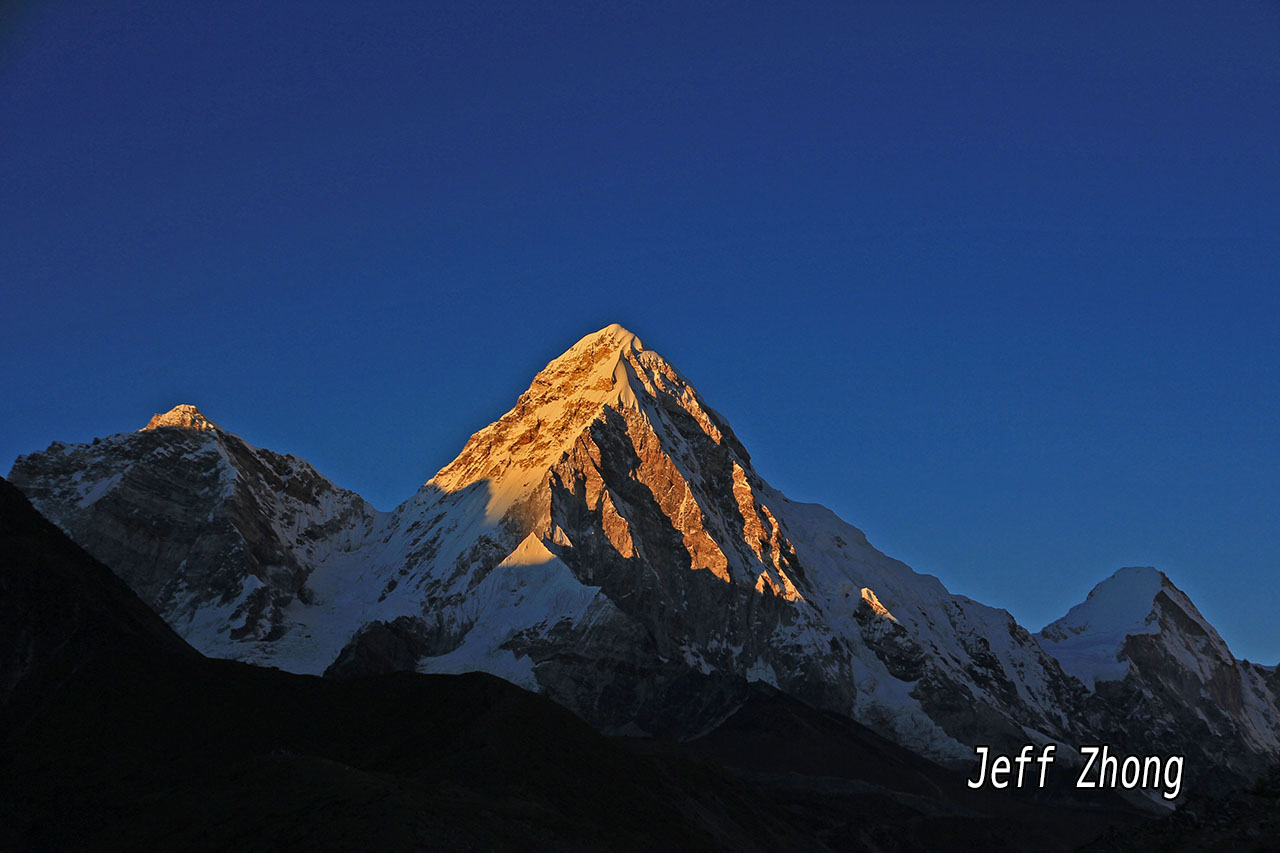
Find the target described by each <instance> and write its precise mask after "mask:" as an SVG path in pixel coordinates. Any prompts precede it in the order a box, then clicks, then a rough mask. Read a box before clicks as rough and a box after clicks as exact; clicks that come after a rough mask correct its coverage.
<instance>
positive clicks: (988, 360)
mask: <svg viewBox="0 0 1280 853" xmlns="http://www.w3.org/2000/svg"><path fill="white" fill-rule="evenodd" d="M264 5H266V6H269V7H271V8H270V9H268V10H266V11H264V10H263V9H262V8H261V7H262V6H264ZM789 5H793V4H779V3H776V2H769V3H757V4H744V3H740V2H734V3H723V4H719V3H717V4H710V3H703V4H698V3H689V2H687V1H686V2H679V3H670V4H666V3H628V4H613V3H583V4H575V3H570V2H565V0H556V2H554V3H545V4H531V3H524V2H519V3H509V4H492V3H479V4H475V3H457V4H439V3H436V4H432V3H417V2H414V3H405V4H399V5H397V4H389V3H382V4H355V3H352V4H335V3H325V2H314V1H313V2H305V3H296V4H257V3H254V4H229V3H207V2H199V3H173V2H159V0H156V2H150V3H148V2H137V3H124V2H115V3H87V2H81V3H58V2H50V3H29V4H26V5H20V6H18V7H14V6H13V5H12V4H9V5H7V6H6V7H4V8H5V9H8V10H9V11H7V12H4V13H3V15H4V17H3V18H0V288H2V296H3V300H2V302H0V322H2V323H3V336H2V337H0V359H2V362H3V371H2V372H0V398H2V399H3V406H2V408H0V418H2V421H3V422H2V424H0V426H2V429H0V457H2V461H0V468H3V469H5V470H7V467H8V465H9V463H10V462H11V460H12V459H13V458H14V457H16V456H17V455H18V454H19V453H24V452H28V451H32V450H36V449H41V448H44V447H45V446H47V445H48V443H49V442H50V440H52V439H61V440H68V441H84V440H88V439H90V438H91V437H93V436H95V435H106V434H110V433H114V432H120V431H124V430H131V429H136V428H138V427H140V426H142V425H143V424H144V423H145V422H146V420H147V418H148V417H149V416H150V415H151V414H152V413H153V412H156V411H163V410H166V409H168V408H169V407H170V406H172V405H174V404H175V403H178V402H194V403H196V404H198V405H199V406H200V407H201V408H202V409H203V410H204V411H205V413H206V414H207V415H209V416H210V417H211V418H213V419H214V420H216V421H218V422H220V423H221V424H222V425H223V426H225V427H227V428H229V429H232V430H233V431H236V432H239V433H241V434H242V435H244V436H245V437H246V438H248V439H249V440H250V441H252V442H254V443H256V444H259V445H262V446H265V447H270V448H272V449H275V450H279V451H282V452H293V453H295V454H298V455H300V456H302V457H304V458H307V459H309V460H311V461H312V462H313V463H314V464H315V465H316V466H317V467H318V468H319V469H320V470H321V471H322V472H323V473H325V474H327V475H329V476H330V477H331V478H333V479H334V480H335V481H336V482H337V483H338V484H340V485H343V486H347V487H349V488H354V489H356V490H357V491H359V492H361V493H362V494H364V495H365V496H366V497H367V498H369V499H370V500H371V501H372V502H373V503H374V504H375V505H376V506H378V507H380V508H382V509H388V508H390V507H392V506H393V505H395V504H396V503H398V502H399V501H400V500H402V499H404V498H406V497H408V496H409V495H410V494H411V493H412V492H413V491H414V489H415V488H416V487H417V486H418V485H420V484H421V483H422V482H423V481H424V480H426V479H427V478H428V477H429V476H431V474H433V473H434V472H435V470H436V469H437V468H439V467H441V466H442V465H444V464H445V463H446V462H448V461H449V460H450V459H451V458H452V457H453V456H454V455H455V454H456V452H457V451H458V450H459V449H460V448H461V446H462V444H463V443H464V441H465V440H466V438H467V436H468V435H470V433H471V432H473V431H475V430H476V429H479V428H480V427H482V426H483V425H485V424H486V423H488V422H489V421H491V420H493V419H495V418H496V417H497V416H498V415H500V414H501V413H502V412H504V411H505V410H506V409H507V408H508V407H509V406H510V405H511V404H512V403H513V402H514V400H515V398H516V396H517V395H518V394H519V393H520V392H521V391H522V390H523V389H524V387H525V386H526V385H527V383H528V380H529V379H530V377H531V376H532V375H533V374H534V373H535V372H536V371H537V370H538V369H540V368H541V367H542V366H543V365H544V364H545V363H546V362H547V361H548V360H550V359H551V358H553V357H554V356H556V355H557V354H558V353H559V352H560V351H562V350H563V349H565V348H566V347H567V346H568V345H569V344H571V343H572V342H573V341H575V340H576V339H577V338H578V337H580V336H581V335H583V334H585V333H587V332H590V331H593V330H595V329H597V328H599V327H601V326H604V325H606V324H608V323H610V322H615V321H616V322H620V323H622V324H623V325H625V326H627V327H628V328H630V329H632V330H633V331H635V332H636V333H637V334H639V335H640V336H641V337H642V338H643V339H644V340H645V341H646V343H647V344H649V345H650V346H652V347H653V348H654V349H657V350H659V351H660V352H662V353H663V354H664V355H666V356H667V357H668V358H669V359H670V360H671V361H672V362H673V363H674V364H676V365H677V366H679V367H680V368H681V369H682V370H683V372H684V373H686V374H687V375H688V376H689V377H690V378H691V379H692V381H693V382H694V384H695V385H696V386H697V387H698V388H699V390H700V391H701V392H702V393H703V395H704V396H705V397H707V399H708V400H709V402H710V403H711V404H712V405H713V406H715V407H716V408H718V409H719V410H720V411H721V412H723V413H724V414H725V415H726V416H727V417H728V418H729V419H730V421H731V422H732V423H733V425H734V427H735V429H736V431H737V432H738V434H739V436H740V437H741V438H742V439H743V441H744V442H745V443H746V445H747V447H748V448H749V449H750V450H751V451H752V453H753V456H754V459H755V461H756V464H757V468H758V469H759V470H760V472H761V473H762V474H763V475H764V476H765V477H766V478H768V479H769V480H770V481H771V482H772V483H773V484H774V485H775V486H777V487H779V488H781V489H783V490H784V491H786V492H787V493H788V494H789V495H791V496H792V497H794V498H797V499H802V500H813V501H819V502H822V503H824V504H827V505H828V506H830V507H832V508H833V509H835V510H836V511H837V512H839V513H840V514H841V515H842V516H844V517H845V518H847V519H848V520H850V521H851V522H853V523H855V524H857V525H859V526H860V527H862V528H863V529H865V530H866V531H867V533H868V535H869V536H870V538H871V540H872V542H873V543H875V544H877V545H878V546H879V547H881V548H882V549H883V550H885V551H886V552H888V553H890V554H892V555H894V556H897V557H900V558H902V559H904V560H906V561H907V562H908V563H910V564H911V565H912V566H914V567H915V568H916V569H918V570H920V571H927V572H931V573H934V574H937V575H939V576H940V577H941V578H942V579H943V581H944V582H945V583H946V584H947V585H948V586H949V587H950V588H951V589H952V590H953V591H956V592H960V593H963V594H966V595H970V596H972V597H974V598H977V599H980V600H982V601H985V602H988V603H991V604H995V605H998V606H1003V607H1007V608H1008V609H1010V610H1011V611H1012V612H1013V613H1014V614H1015V615H1016V616H1017V617H1018V618H1019V619H1020V620H1021V621H1023V622H1024V623H1025V624H1027V625H1028V626H1029V627H1030V628H1032V629H1033V630H1034V629H1038V628H1040V627H1041V626H1042V625H1043V624H1044V623H1045V622H1046V621H1048V620H1050V619H1053V618H1056V617H1057V616H1059V615H1061V614H1062V613H1063V612H1065V610H1066V609H1067V608H1068V607H1069V606H1071V605H1072V604H1074V603H1076V602H1077V601H1079V600H1081V599H1083V597H1084V596H1085V594H1086V593H1087V592H1088V590H1089V589H1090V588H1091V587H1092V586H1093V585H1094V583H1096V582H1097V581H1099V580H1101V579H1102V578H1104V577H1106V576H1107V575H1109V574H1111V572H1113V571H1114V570H1115V569H1116V568H1118V567H1120V566H1122V565H1130V564H1144V565H1145V564H1155V565H1157V566H1159V567H1160V568H1162V569H1164V570H1165V571H1167V572H1168V573H1169V574H1170V575H1171V576H1172V577H1173V579H1174V581H1175V582H1176V583H1178V584H1179V585H1180V586H1181V587H1182V588H1183V589H1185V590H1186V591H1187V592H1188V593H1189V594H1190V595H1191V596H1192V598H1193V599H1194V600H1195V601H1196V602H1197V603H1198V604H1199V606H1200V607H1201V609H1202V610H1203V611H1204V612H1205V614H1206V615H1207V616H1208V617H1209V618H1210V619H1211V620H1212V621H1213V622H1214V623H1215V624H1217V625H1218V627H1219V628H1220V630H1221V631H1222V633H1223V635H1224V636H1225V637H1226V639H1227V640H1228V642H1229V643H1230V644H1231V646H1232V648H1233V650H1234V651H1235V652H1236V653H1237V654H1238V655H1241V656H1248V657H1251V658H1254V659H1261V660H1263V661H1264V662H1268V663H1274V662H1276V661H1277V660H1280V630H1277V629H1276V627H1275V610H1276V606H1277V603H1278V601H1280V556H1278V555H1280V524H1278V523H1277V521H1278V519H1280V477H1278V476H1277V475H1278V474H1280V445H1278V443H1277V436H1280V417H1278V415H1280V403H1278V402H1277V396H1278V394H1277V392H1278V391H1280V343H1278V342H1280V334H1278V333H1277V328H1278V326H1280V155H1278V154H1277V140H1280V49H1278V48H1277V45H1280V3H1276V2H1272V1H1271V0H1268V2H1261V1H1260V0H1247V2H1238V0H1228V2H1221V0H1217V1H1216V2H1208V0H1204V2H1189V0H1169V2H1159V3H1157V2H1145V3H1133V2H1124V0H1121V2H1114V0H1109V2H1105V3H1104V2H1072V3H1062V2H1057V0H1055V1H1054V2H1048V0H1008V2H981V1H980V0H977V1H975V2H962V3H957V2H954V0H948V2H937V3H916V2H905V3H890V2H880V3H854V2H845V3H838V4H830V5H818V4H813V5H808V8H807V9H806V10H804V11H797V10H795V9H784V8H782V7H783V6H789ZM801 5H807V4H801ZM367 6H373V7H374V8H366V7H367ZM534 6H541V7H543V8H542V9H541V10H538V9H533V8H531V7H534ZM691 6H692V7H694V8H692V9H691V8H690V7H691Z"/></svg>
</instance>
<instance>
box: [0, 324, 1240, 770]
mask: <svg viewBox="0 0 1280 853" xmlns="http://www.w3.org/2000/svg"><path fill="white" fill-rule="evenodd" d="M153 425H154V426H155V428H152V429H148V430H145V431H142V432H139V433H131V434H126V435H120V436H113V437H111V438H109V439H105V440H102V441H100V442H98V443H96V444H94V445H90V446H80V447H67V446H64V445H54V446H53V447H51V448H50V449H49V450H48V451H45V452H44V453H38V454H32V455H30V456H26V457H22V458H21V459H19V460H18V463H17V464H16V465H15V466H14V469H13V473H12V474H11V478H12V479H13V481H14V482H15V483H16V484H17V485H18V486H19V487H20V488H22V489H23V490H24V491H25V492H27V494H28V495H29V496H30V497H31V498H32V500H33V502H34V503H36V505H37V506H38V507H39V508H40V509H41V511H42V512H45V513H46V514H47V515H49V516H50V517H51V518H53V519H54V520H55V521H57V522H58V523H59V524H60V525H61V526H62V527H63V528H64V529H65V530H67V531H68V532H69V533H70V534H71V535H72V537H73V538H75V539H76V540H77V541H79V542H80V543H81V544H82V545H84V546H85V547H86V548H87V549H88V550H90V551H91V552H92V553H94V554H95V555H96V556H98V557H99V558H100V559H102V560H103V561H104V562H106V563H108V564H109V565H114V566H116V567H117V569H118V570H119V571H120V572H121V573H122V575H123V576H124V577H125V578H126V580H128V581H129V582H130V583H131V585H133V586H134V587H135V589H138V590H139V592H141V593H142V594H143V597H144V598H145V599H147V600H148V601H149V602H151V603H152V604H153V605H154V606H156V607H157V609H158V610H159V611H160V612H161V614H162V615H164V616H165V618H166V619H167V620H168V621H169V622H170V623H171V624H173V625H174V626H175V627H176V628H177V629H178V631H179V632H180V633H182V634H183V636H184V637H186V638H187V639H188V640H189V641H191V642H192V643H193V644H194V645H196V646H197V648H199V649H200V650H201V651H204V652H206V653H209V654H216V655H223V656H230V657H237V658H241V659H245V660H250V661H254V662H259V663H268V664H273V665H276V666H280V667H282V668H285V669H290V670H294V671H300V672H321V671H328V672H329V673H331V674H334V675H344V674H345V675H350V674H359V673H370V672H377V671H385V670H394V669H418V670H421V671H425V672H457V671H462V670H466V669H483V670H486V671H489V672H493V673H495V674H497V675H500V676H502V677H504V678H507V679H510V680H512V681H515V682H516V683H519V684H522V685H525V686H528V687H532V688H536V689H539V690H541V691H542V692H544V693H546V694H547V695H549V696H551V697H552V698H554V699H556V700H557V701H559V702H561V703H562V704H564V705H566V706H568V707H570V708H572V709H573V710H575V711H576V712H578V713H579V714H580V715H581V716H583V717H584V718H586V719H587V720H589V721H591V722H593V723H594V724H596V725H597V726H599V727H601V728H603V729H606V730H610V731H626V732H653V733H659V732H660V733H667V734H673V735H677V736H691V735H695V734H697V733H698V732H700V731H702V730H704V729H705V728H707V727H708V726H711V725H714V724H715V723H716V722H717V721H719V720H721V719H723V718H724V717H725V716H726V715H727V714H729V713H731V712H732V711H733V710H734V709H735V708H736V707H737V706H738V704H739V703H740V702H741V701H742V700H743V697H744V695H745V690H746V687H745V686H746V685H747V684H748V683H749V682H751V681H764V682H767V683H769V684H771V685H773V686H775V687H777V688H779V689H781V690H783V691H784V692H787V693H789V694H791V695H793V696H796V697H799V698H801V699H803V700H805V701H807V702H809V703H810V704H813V705H816V706H818V707H822V708H828V709H832V710H836V711H839V712H842V713H846V714H850V715H852V716H854V717H855V718H857V719H859V720H862V721H864V722H867V723H869V724H871V725H872V726H874V727H876V728H878V729H879V730H881V731H882V732H885V733H887V734H889V735H890V736H892V737H893V738H895V739H896V740H898V741H899V742H900V743H903V744H905V745H907V746H909V747H912V748H914V749H917V750H919V751H921V752H925V753H927V754H930V755H933V756H936V757H940V758H955V759H965V758H971V757H972V751H971V749H970V748H969V747H970V746H971V745H973V744H975V743H984V744H989V745H992V746H996V747H997V748H999V747H1010V748H1012V747H1015V746H1018V745H1021V744H1023V743H1026V742H1028V741H1041V740H1045V739H1057V740H1062V741H1065V742H1067V743H1080V742H1082V739H1083V738H1086V737H1092V736H1093V735H1094V734H1095V733H1096V732H1097V731H1098V730H1099V726H1103V727H1105V725H1107V724H1108V723H1107V720H1108V719H1111V718H1109V717H1108V716H1107V715H1108V713H1109V712H1108V711H1107V709H1106V708H1105V707H1103V706H1101V705H1099V703H1098V700H1097V696H1096V695H1094V694H1091V693H1090V691H1089V690H1088V689H1087V688H1086V686H1085V684H1083V683H1081V681H1079V680H1077V679H1075V678H1072V677H1070V676H1069V675H1067V674H1066V673H1064V672H1063V670H1062V667H1060V666H1059V663H1058V661H1057V660H1056V659H1055V658H1054V657H1053V656H1051V655H1050V654H1048V653H1046V651H1045V650H1044V649H1043V648H1042V647H1041V644H1040V643H1037V642H1036V640H1035V639H1034V638H1033V637H1032V636H1031V635H1030V634H1029V633H1028V632H1027V631H1026V630H1024V629H1023V628H1022V627H1021V626H1020V625H1018V623H1017V622H1016V621H1015V620H1014V619H1013V618H1012V616H1010V615H1009V614H1008V613H1007V612H1005V611H1002V610H996V609H993V608H990V607H986V606H985V605H982V604H980V603H978V602H975V601H972V600H970V599H967V598H964V597H963V596H955V595H952V594H951V593H949V592H948V591H947V589H946V588H945V587H944V586H943V584H942V583H941V582H940V581H939V580H938V579H937V578H934V577H932V576H928V575H920V574H917V573H916V572H914V571H912V570H911V569H910V568H909V567H907V566H906V565H904V564H902V563H901V562H899V561H897V560H894V559H892V558H890V557H887V556H885V555H884V554H882V553H880V552H879V551H878V550H876V549H875V548H874V547H872V546H871V544H870V543H869V542H868V541H867V539H866V537H865V536H864V535H863V533H862V532H861V531H860V530H858V529H857V528H855V527H853V526H852V525H850V524H848V523H846V522H845V521H843V520H841V519H839V518H838V517H836V516H835V515H834V514H833V513H831V512H830V511H829V510H827V509H825V508H823V507H820V506H816V505H812V504H804V503H799V502H795V501H792V500H790V499H789V498H787V497H786V496H785V495H783V494H781V493H780V492H778V491H777V490H775V489H773V488H772V487H771V486H769V484H768V483H766V482H765V481H764V480H763V479H762V478H761V477H760V476H759V474H758V473H757V472H756V471H755V469H754V467H753V465H752V461H751V457H750V455H749V454H748V453H747V450H746V449H745V448H744V447H743V446H742V444H741V442H739V440H738V439H737V437H736V436H735V435H734V434H733V431H732V429H731V428H730V427H729V424H728V422H727V421H726V420H725V419H724V418H723V417H722V416H721V415H720V414H718V413H717V412H716V411H715V410H714V409H712V408H711V407H710V406H708V405H707V404H706V402H705V401H704V400H703V399H702V397H701V396H700V395H699V394H698V393H697V391H695V390H694V388H693V386H692V385H691V384H690V383H689V381H688V380H687V379H686V378H685V377H684V376H683V375H682V374H681V373H680V372H679V371H677V370H676V369H675V368H674V367H673V366H671V365H670V364H669V363H668V362H667V361H666V360H665V359H663V358H662V356H660V355H659V354H658V353H656V352H654V351H653V350H651V349H648V348H646V347H645V346H644V345H643V344H642V343H641V341H640V340H639V339H638V338H637V337H636V336H635V335H634V334H632V333H630V332H628V331H627V330H626V329H623V328H622V327H620V326H617V325H613V326H609V327H607V328H605V329H602V330H600V331H599V332H596V333H594V334H592V335H588V336H586V337H584V338H583V339H582V340H580V341H578V342H577V343H576V344H574V345H573V346H572V347H571V348H570V349H568V350H567V351H566V352H565V353H564V354H563V355H561V356H560V357H559V358H557V359H555V360H554V361H552V362H551V363H550V364H549V365H547V367H546V368H544V369H543V370H542V371H540V372H539V373H538V374H537V375H536V376H535V377H534V379H533V381H532V383H531V384H530V386H529V389H528V390H527V391H525V393H524V394H522V395H521V396H520V398H519V399H518V400H517V401H516V404H515V406H514V407H513V408H512V409H511V410H510V411H508V412H507V413H506V414H504V415H503V416H502V417H501V418H499V419H498V420H497V421H495V422H494V423H492V424H490V425H489V426H487V427H485V428H484V429H482V430H480V431H479V432H477V433H476V434H475V435H473V436H472V437H471V439H470V440H469V441H468V442H467V443H466V446H465V447H464V448H463V449H462V452H461V453H460V454H459V455H458V457H457V458H456V459H454V460H453V461H452V462H450V463H449V464H448V465H446V466H445V467H444V468H442V469H441V470H440V471H439V472H438V473H437V474H436V475H435V476H434V477H432V478H431V479H430V480H428V481H427V482H426V483H425V484H424V485H423V487H422V488H421V489H420V490H419V491H418V493H417V494H416V495H414V496H413V497H411V498H410V499H409V500H407V501H405V503H403V504H402V505H401V506H400V507H398V508H397V509H396V510H395V511H394V512H391V513H385V514H380V513H375V512H374V511H372V510H371V509H370V508H369V507H368V506H367V505H366V504H365V503H364V502H363V501H361V500H360V499H359V498H358V497H357V496H355V495H354V494H352V493H350V492H345V491H343V490H341V489H338V488H336V487H334V486H333V485H332V484H331V483H329V482H328V481H327V480H324V478H323V477H321V476H320V475H318V474H317V473H316V472H315V471H314V470H313V469H311V468H310V466H307V465H306V463H303V462H301V461H299V460H296V459H293V458H292V457H282V456H279V455H277V454H273V453H270V452H269V451H264V450H260V449H257V448H254V447H252V446H251V445H249V444H247V443H246V442H244V441H243V440H242V439H239V438H237V437H235V436H233V435H231V434H230V433H227V432H226V431H224V430H222V429H221V428H219V427H217V426H216V425H213V424H212V423H211V422H209V421H208V419H207V418H204V417H203V415H200V414H199V413H198V412H197V411H196V410H194V408H192V409H190V410H186V409H182V408H181V407H180V409H176V410H174V412H171V413H168V414H167V415H164V416H157V419H155V420H153ZM1121 597H1122V598H1123V597H1124V596H1121ZM1104 599H1106V596H1105V595H1104V596H1101V597H1100V598H1099V600H1098V604H1097V607H1096V608H1095V609H1096V610H1098V611H1099V612H1104V611H1105V608H1103V607H1102V602H1103V601H1104ZM1122 609H1123V608H1122ZM1105 612H1108V613H1109V611H1105ZM1073 613H1075V611H1073ZM1136 618H1137V619H1138V621H1139V622H1141V621H1142V620H1143V619H1145V614H1139V615H1138V616H1137V617H1136ZM1091 619H1092V620H1093V622H1097V621H1099V619H1098V618H1097V617H1093V616H1090V615H1089V614H1088V613H1084V614H1081V615H1080V624H1093V622H1091V621H1090V620H1091ZM1101 621H1105V622H1106V623H1107V624H1108V625H1110V626H1112V627H1113V628H1117V629H1118V628H1124V629H1125V630H1126V631H1127V630H1128V628H1127V627H1125V626H1128V625H1129V623H1128V622H1125V623H1123V625H1122V624H1121V623H1119V622H1116V621H1115V620H1112V619H1109V618H1108V619H1104V620H1101ZM1072 624H1076V623H1072ZM1064 630H1066V629H1065V628H1064ZM1071 636H1072V637H1075V638H1076V640H1077V641H1078V642H1079V643H1081V644H1083V645H1079V646H1072V647H1071V648H1074V649H1076V654H1075V656H1074V657H1072V655H1070V654H1066V653H1065V652H1064V653H1063V660H1064V661H1068V666H1069V667H1071V668H1072V669H1071V671H1073V672H1079V673H1084V674H1085V675H1086V676H1090V677H1091V676H1093V675H1096V674H1097V673H1096V672H1095V671H1094V670H1095V667H1094V664H1093V663H1088V661H1093V660H1094V659H1095V658H1096V657H1097V656H1096V655H1094V656H1093V657H1090V655H1091V654H1093V653H1092V652H1091V651H1090V647H1088V646H1087V644H1088V643H1091V642H1094V640H1093V639H1090V638H1088V637H1085V632H1077V633H1076V634H1073V635H1071ZM1126 636H1128V635H1127V634H1126ZM1214 636H1216V635H1214ZM1081 638H1083V639H1081ZM1113 639H1114V638H1113ZM1099 642H1100V641H1099ZM1067 648H1068V647H1067V646H1063V647H1062V649H1067ZM1224 648H1225V647H1224ZM1060 651H1061V650H1060ZM1081 661H1084V662H1085V663H1080V662H1081ZM1114 663H1117V665H1118V662H1114ZM1077 664H1079V665H1077ZM1082 667H1083V668H1082ZM1108 672H1109V671H1108ZM1104 674H1105V673H1104Z"/></svg>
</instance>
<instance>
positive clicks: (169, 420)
mask: <svg viewBox="0 0 1280 853" xmlns="http://www.w3.org/2000/svg"><path fill="white" fill-rule="evenodd" d="M157 427H181V428H183V429H199V430H214V431H216V430H217V429H218V425H217V424H215V423H214V422H213V421H211V420H209V419H208V418H206V417H205V416H204V415H203V414H201V412H200V410H199V409H197V408H196V407H195V406H193V405H191V404H190V403H180V404H179V405H177V406H174V407H173V408H172V409H170V410H169V411H167V412H165V413H164V414H155V415H152V416H151V420H149V421H147V425H146V426H144V427H143V428H142V429H140V430H138V431H139V432H146V431H147V430H151V429H156V428H157Z"/></svg>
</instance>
